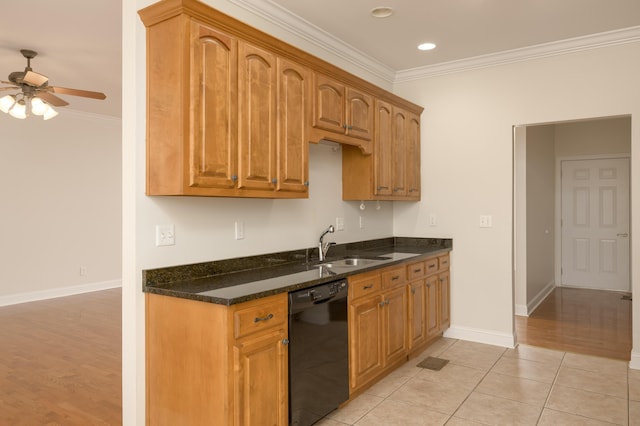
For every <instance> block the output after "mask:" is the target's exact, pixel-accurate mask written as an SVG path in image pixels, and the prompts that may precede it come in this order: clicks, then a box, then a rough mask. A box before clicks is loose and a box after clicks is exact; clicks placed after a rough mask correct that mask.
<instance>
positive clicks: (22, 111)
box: [9, 99, 27, 120]
mask: <svg viewBox="0 0 640 426" xmlns="http://www.w3.org/2000/svg"><path fill="white" fill-rule="evenodd" d="M9 115H10V116H12V117H14V118H19V119H21V120H23V119H25V118H27V105H26V104H25V103H24V100H23V99H20V100H19V101H18V102H16V104H15V105H14V106H13V108H11V109H10V110H9Z"/></svg>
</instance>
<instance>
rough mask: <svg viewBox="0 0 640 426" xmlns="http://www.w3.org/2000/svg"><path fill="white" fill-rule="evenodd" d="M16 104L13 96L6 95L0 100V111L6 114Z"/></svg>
mask: <svg viewBox="0 0 640 426" xmlns="http://www.w3.org/2000/svg"><path fill="white" fill-rule="evenodd" d="M15 103H16V98H15V96H14V95H6V96H3V97H2V98H0V111H2V112H4V113H8V112H9V110H10V109H11V107H12V106H13V104H15Z"/></svg>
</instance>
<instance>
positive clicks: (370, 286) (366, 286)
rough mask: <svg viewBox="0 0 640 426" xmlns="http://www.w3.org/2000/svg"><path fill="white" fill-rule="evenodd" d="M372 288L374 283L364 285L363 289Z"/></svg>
mask: <svg viewBox="0 0 640 426" xmlns="http://www.w3.org/2000/svg"><path fill="white" fill-rule="evenodd" d="M370 288H373V284H369V285H365V286H364V287H362V289H363V290H369V289H370Z"/></svg>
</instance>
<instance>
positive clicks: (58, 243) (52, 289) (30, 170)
mask: <svg viewBox="0 0 640 426" xmlns="http://www.w3.org/2000/svg"><path fill="white" fill-rule="evenodd" d="M0 128H1V129H2V137H1V138H0V176H1V177H0V194H2V204H1V206H2V207H0V210H1V211H2V213H1V214H0V217H1V218H2V238H1V239H0V258H2V268H0V283H1V285H0V306H2V305H7V304H13V303H20V302H25V301H30V300H38V299H43V298H49V297H56V296H63V295H68V294H75V293H79V292H83V291H89V290H96V289H102V288H109V287H115V286H119V285H120V283H121V276H122V275H121V274H122V270H121V260H122V256H121V253H122V240H121V224H122V222H121V217H122V213H121V212H122V203H121V181H122V168H121V143H120V140H121V125H120V120H119V119H115V118H110V117H104V116H95V115H89V114H81V113H78V112H75V111H73V110H70V109H66V108H65V109H63V110H60V114H59V115H58V116H57V117H56V118H54V119H52V120H48V121H43V120H42V119H41V118H39V117H31V118H27V119H25V120H17V119H15V118H13V117H11V116H9V115H7V114H0ZM81 266H82V267H84V268H86V275H80V267H81Z"/></svg>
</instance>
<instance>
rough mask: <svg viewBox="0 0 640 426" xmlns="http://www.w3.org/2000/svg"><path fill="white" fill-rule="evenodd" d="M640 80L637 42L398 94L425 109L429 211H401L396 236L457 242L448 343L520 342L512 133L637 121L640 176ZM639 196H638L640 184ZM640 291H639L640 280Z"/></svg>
mask: <svg viewBox="0 0 640 426" xmlns="http://www.w3.org/2000/svg"><path fill="white" fill-rule="evenodd" d="M638 71H640V43H635V44H626V45H617V46H610V47H606V48H599V49H593V50H588V51H582V52H577V53H573V54H568V55H564V56H555V57H548V58H544V59H539V60H531V61H526V62H521V63H513V64H508V65H501V66H496V67H491V68H484V69H478V70H473V71H469V72H460V73H456V74H450V75H442V76H436V77H431V78H424V79H421V80H416V81H410V82H405V83H401V84H397V85H396V91H397V93H398V94H400V95H401V96H405V97H407V98H409V99H411V100H413V101H414V102H416V103H418V104H421V105H423V106H425V112H424V113H423V115H422V141H423V150H422V180H423V188H424V192H423V197H422V201H421V202H420V203H417V204H400V203H397V204H396V205H395V206H394V232H395V233H396V234H397V235H419V236H447V237H453V239H454V251H453V254H452V263H451V265H452V266H451V267H452V294H451V300H452V327H451V329H450V332H449V333H448V335H450V336H453V337H462V338H467V339H471V340H474V339H475V340H480V341H485V342H496V343H501V344H505V345H508V344H513V342H514V329H513V306H514V287H513V278H512V276H513V271H512V264H513V261H512V256H513V250H512V237H513V231H512V227H513V220H512V208H513V207H512V206H513V195H512V182H513V179H512V175H513V166H514V163H513V148H512V126H514V125H522V124H530V123H552V122H557V121H568V120H581V119H588V118H595V117H612V116H621V115H630V116H631V121H632V123H631V129H632V130H631V146H632V149H631V151H632V159H631V163H632V169H633V170H635V169H636V167H635V165H637V164H640V163H638V161H640V156H639V154H638V152H640V149H638V147H640V121H639V120H637V119H634V118H635V117H639V116H640V80H638V78H637V74H638ZM577 76H579V78H577ZM634 147H635V149H634ZM633 180H637V179H636V174H635V173H634V174H633ZM632 188H635V191H638V190H639V189H638V188H640V185H637V184H633V183H632ZM632 200H633V207H632V227H635V226H638V224H640V210H639V208H638V207H637V206H638V200H640V194H635V195H634V194H632ZM431 213H434V214H436V215H437V217H438V218H439V222H438V226H436V227H429V226H427V218H428V217H429V215H430V214H431ZM485 214H490V215H492V216H493V227H492V228H480V227H479V216H480V215H485ZM634 224H635V226H634ZM632 244H633V245H634V246H636V248H632V253H635V254H634V255H633V258H632V262H631V263H632V264H638V263H639V262H640V246H638V244H640V242H638V241H637V240H633V241H632ZM632 288H633V289H634V290H636V291H638V290H639V289H640V279H639V278H636V276H634V279H633V282H632ZM636 300H638V298H636ZM634 303H639V302H637V301H634ZM635 311H636V312H640V306H638V309H635ZM633 329H634V348H635V349H634V355H633V357H634V358H633V360H632V363H633V362H635V365H638V364H640V359H639V358H640V348H639V346H640V315H636V316H635V317H634V327H633Z"/></svg>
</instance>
